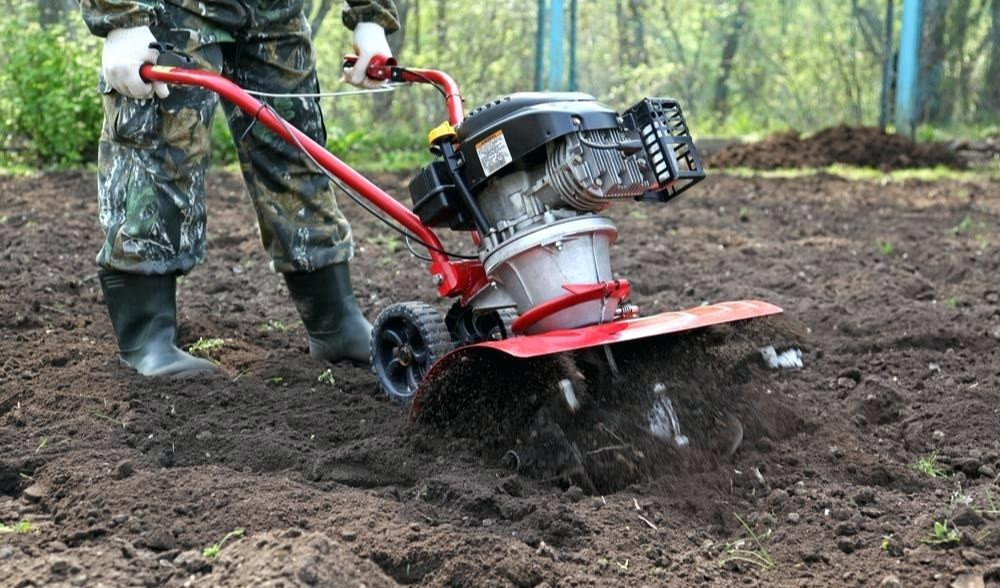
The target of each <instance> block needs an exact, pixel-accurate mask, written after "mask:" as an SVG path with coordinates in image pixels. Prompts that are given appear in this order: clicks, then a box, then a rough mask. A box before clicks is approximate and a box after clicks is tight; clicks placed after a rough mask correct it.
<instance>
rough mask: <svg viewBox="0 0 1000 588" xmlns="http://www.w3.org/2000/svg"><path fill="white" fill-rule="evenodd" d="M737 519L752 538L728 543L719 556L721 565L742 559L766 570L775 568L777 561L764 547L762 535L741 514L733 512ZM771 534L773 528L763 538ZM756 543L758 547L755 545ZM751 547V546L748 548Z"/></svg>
mask: <svg viewBox="0 0 1000 588" xmlns="http://www.w3.org/2000/svg"><path fill="white" fill-rule="evenodd" d="M733 516H734V517H736V520H737V521H739V522H740V525H742V526H743V528H744V529H746V532H747V533H748V534H749V535H750V539H739V540H737V541H734V542H732V543H726V545H725V547H724V548H723V552H722V556H721V557H720V558H719V565H720V566H724V565H726V564H727V563H729V562H731V561H742V562H745V563H748V564H752V565H755V566H758V567H760V568H762V569H765V570H770V569H773V568H774V567H775V566H776V565H777V563H776V562H775V561H774V558H773V557H771V554H770V553H768V551H767V549H765V548H764V543H763V542H762V541H761V537H760V536H758V535H757V534H756V533H754V532H753V529H751V528H750V526H749V525H747V524H746V521H744V520H743V518H742V517H740V515H738V514H736V513H733ZM770 535H771V530H770V529H768V530H767V532H766V533H764V535H763V538H765V539H766V538H767V537H769V536H770ZM754 545H756V547H754ZM748 547H749V548H748Z"/></svg>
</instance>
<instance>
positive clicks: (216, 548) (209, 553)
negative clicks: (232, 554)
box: [201, 529, 245, 559]
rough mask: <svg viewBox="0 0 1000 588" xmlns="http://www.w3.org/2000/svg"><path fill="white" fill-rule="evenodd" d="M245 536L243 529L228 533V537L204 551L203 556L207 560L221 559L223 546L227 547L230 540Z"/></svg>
mask: <svg viewBox="0 0 1000 588" xmlns="http://www.w3.org/2000/svg"><path fill="white" fill-rule="evenodd" d="M244 534H245V532H244V531H243V529H233V530H232V531H230V532H228V533H226V536H225V537H223V538H222V541H219V542H218V543H214V544H212V545H210V546H209V547H206V548H205V549H203V550H202V552H201V554H202V555H203V556H204V557H205V558H206V559H215V558H216V557H219V552H220V551H222V546H223V545H225V544H226V542H227V541H229V540H230V539H239V538H241V537H243V535H244Z"/></svg>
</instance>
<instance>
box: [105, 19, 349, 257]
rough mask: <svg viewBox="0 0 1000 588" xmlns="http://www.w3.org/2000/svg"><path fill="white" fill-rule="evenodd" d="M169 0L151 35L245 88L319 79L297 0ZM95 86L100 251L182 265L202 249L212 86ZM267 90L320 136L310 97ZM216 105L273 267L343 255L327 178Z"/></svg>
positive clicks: (340, 219) (278, 106)
mask: <svg viewBox="0 0 1000 588" xmlns="http://www.w3.org/2000/svg"><path fill="white" fill-rule="evenodd" d="M174 1H175V2H176V4H171V3H169V2H168V3H165V4H164V8H163V10H162V12H161V14H160V15H159V18H158V20H157V23H156V24H155V25H154V26H153V27H151V29H152V31H153V34H154V35H155V36H156V38H157V39H158V40H159V41H161V42H167V43H173V44H174V45H175V46H176V47H177V48H178V49H179V50H182V51H184V52H186V53H188V54H189V55H191V56H192V57H194V58H195V59H196V60H197V62H198V66H199V67H200V68H202V69H206V70H210V71H215V72H221V73H223V74H224V75H226V76H227V77H229V78H231V79H232V80H233V81H235V82H236V83H237V84H239V85H240V86H242V87H244V88H246V89H250V90H258V91H263V92H271V93H280V94H284V93H310V92H317V91H318V88H319V85H318V82H317V80H316V70H315V55H314V53H313V48H312V44H311V41H310V34H309V25H308V22H307V21H306V19H305V17H304V16H303V15H302V11H301V5H302V2H301V0H298V1H292V2H280V3H274V2H270V3H268V2H264V0H259V2H257V3H256V4H261V3H263V4H266V5H269V8H267V9H265V8H263V7H259V6H256V7H255V2H254V1H253V0H244V2H243V3H235V4H234V3H232V2H229V1H228V0H225V1H220V2H218V6H217V7H216V8H217V9H216V10H212V9H211V7H212V4H213V2H211V1H202V2H193V1H191V0H174ZM275 4H277V5H279V8H277V9H275V8H273V6H274V5H275ZM185 6H187V8H185ZM206 6H207V7H209V9H206ZM234 7H235V9H234ZM101 90H102V92H104V94H105V96H104V110H105V121H104V129H103V132H102V135H101V142H100V151H99V158H98V160H99V174H98V192H99V198H100V201H99V211H100V221H101V226H102V227H103V229H104V231H105V233H106V238H105V242H104V245H103V247H102V248H101V251H100V252H99V253H98V256H97V263H98V265H100V266H101V267H104V268H107V269H114V270H119V271H125V272H130V273H140V274H171V273H181V274H183V273H186V272H188V271H190V270H191V268H193V267H194V266H195V264H197V263H198V262H200V261H201V260H202V258H203V257H204V255H205V218H206V215H205V169H206V167H207V165H208V161H209V146H210V137H211V125H212V118H213V115H214V113H215V108H216V104H217V102H218V97H217V96H216V95H215V94H214V93H212V92H208V91H206V90H201V89H198V88H190V87H181V86H172V87H171V88H170V96H169V97H168V98H166V99H165V100H159V99H150V100H132V99H128V98H125V97H123V96H121V95H119V94H118V93H116V92H113V91H111V90H110V88H109V87H108V86H107V84H106V83H105V82H104V81H103V79H102V81H101ZM268 102H269V103H270V104H271V105H272V106H273V107H274V108H275V110H277V112H278V113H279V114H281V116H283V117H284V118H285V119H286V120H288V121H289V122H290V123H291V124H293V125H295V126H296V127H298V128H299V129H300V130H302V131H303V132H304V133H306V134H307V135H309V136H310V137H311V138H313V139H314V140H316V141H317V142H319V143H320V144H324V143H325V141H326V130H325V128H324V126H323V118H322V113H321V112H320V109H319V104H318V101H317V100H316V99H313V98H276V99H268ZM223 106H224V108H225V112H226V115H227V119H228V123H229V129H230V131H231V132H232V135H233V137H234V139H235V140H236V144H237V145H236V146H237V152H238V154H239V159H240V165H241V170H242V172H243V178H244V180H245V182H246V186H247V190H248V192H249V194H250V199H251V201H252V202H253V206H254V210H255V212H256V214H257V222H258V227H259V229H260V236H261V241H262V242H263V244H264V247H265V249H267V252H268V254H269V255H270V257H271V265H272V267H273V269H275V270H276V271H279V272H297V271H313V270H316V269H319V268H322V267H325V266H328V265H331V264H334V263H340V262H344V261H348V260H350V259H351V257H352V255H353V244H352V240H351V229H350V226H349V225H348V223H347V220H346V219H345V218H344V216H343V214H342V213H341V211H340V210H339V209H338V207H337V203H336V201H335V200H334V194H333V187H332V185H331V184H330V182H329V180H328V178H327V177H326V176H325V175H323V174H322V173H321V172H318V171H316V169H315V167H314V166H312V165H311V164H310V163H309V162H308V160H307V159H306V158H305V156H303V155H301V154H300V153H299V152H298V150H296V149H295V148H293V147H291V146H289V145H288V144H286V143H285V142H284V141H282V140H281V139H280V138H279V137H277V136H276V135H274V134H273V133H271V132H270V131H269V130H267V129H266V128H265V127H264V126H263V125H252V126H251V123H252V120H253V119H252V117H250V116H248V115H246V114H244V113H243V112H242V111H239V110H238V109H236V108H235V107H232V106H231V105H229V104H228V103H225V102H224V104H223ZM248 129H249V130H248Z"/></svg>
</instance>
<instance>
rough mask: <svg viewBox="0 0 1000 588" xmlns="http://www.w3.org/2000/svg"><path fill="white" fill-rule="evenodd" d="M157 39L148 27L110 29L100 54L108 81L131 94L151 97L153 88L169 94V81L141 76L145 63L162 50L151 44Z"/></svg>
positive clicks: (119, 90)
mask: <svg viewBox="0 0 1000 588" xmlns="http://www.w3.org/2000/svg"><path fill="white" fill-rule="evenodd" d="M155 42H156V37H154V36H153V33H152V32H150V30H149V27H132V28H127V29H115V30H113V31H111V32H110V33H108V37H107V38H106V39H105V40H104V53H103V54H102V55H101V71H102V72H103V73H104V79H105V81H107V82H108V85H110V86H111V87H112V88H114V89H115V91H117V92H118V93H119V94H121V95H122V96H127V97H129V98H138V99H145V98H151V97H152V96H153V92H156V95H157V96H159V97H160V98H166V97H167V96H169V95H170V91H169V90H168V89H167V85H166V84H164V83H163V82H154V83H153V84H147V83H146V82H144V81H143V80H142V77H140V76H139V67H140V66H142V64H144V63H156V58H157V57H159V56H160V52H159V51H157V50H156V49H150V48H149V44H150V43H155Z"/></svg>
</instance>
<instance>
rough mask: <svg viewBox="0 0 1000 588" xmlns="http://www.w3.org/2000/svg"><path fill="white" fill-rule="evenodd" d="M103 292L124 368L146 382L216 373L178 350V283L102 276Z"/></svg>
mask: <svg viewBox="0 0 1000 588" xmlns="http://www.w3.org/2000/svg"><path fill="white" fill-rule="evenodd" d="M98 275H99V276H100V279H101V289H102V290H104V301H105V302H106V303H107V305H108V314H109V315H111V325H112V326H113V327H114V329H115V337H116V338H117V339H118V356H119V357H120V358H121V360H122V363H124V364H125V365H127V366H129V367H130V368H132V369H134V370H135V371H137V372H139V373H140V374H142V375H144V376H178V375H187V374H193V373H198V372H209V371H214V370H215V369H216V367H215V364H213V363H212V362H210V361H208V360H205V359H199V358H197V357H193V356H191V355H189V354H187V353H185V352H184V351H181V350H180V349H178V348H177V345H176V338H177V298H176V292H177V277H176V276H143V275H139V274H127V273H123V272H117V271H107V270H101V271H100V272H99V273H98Z"/></svg>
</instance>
